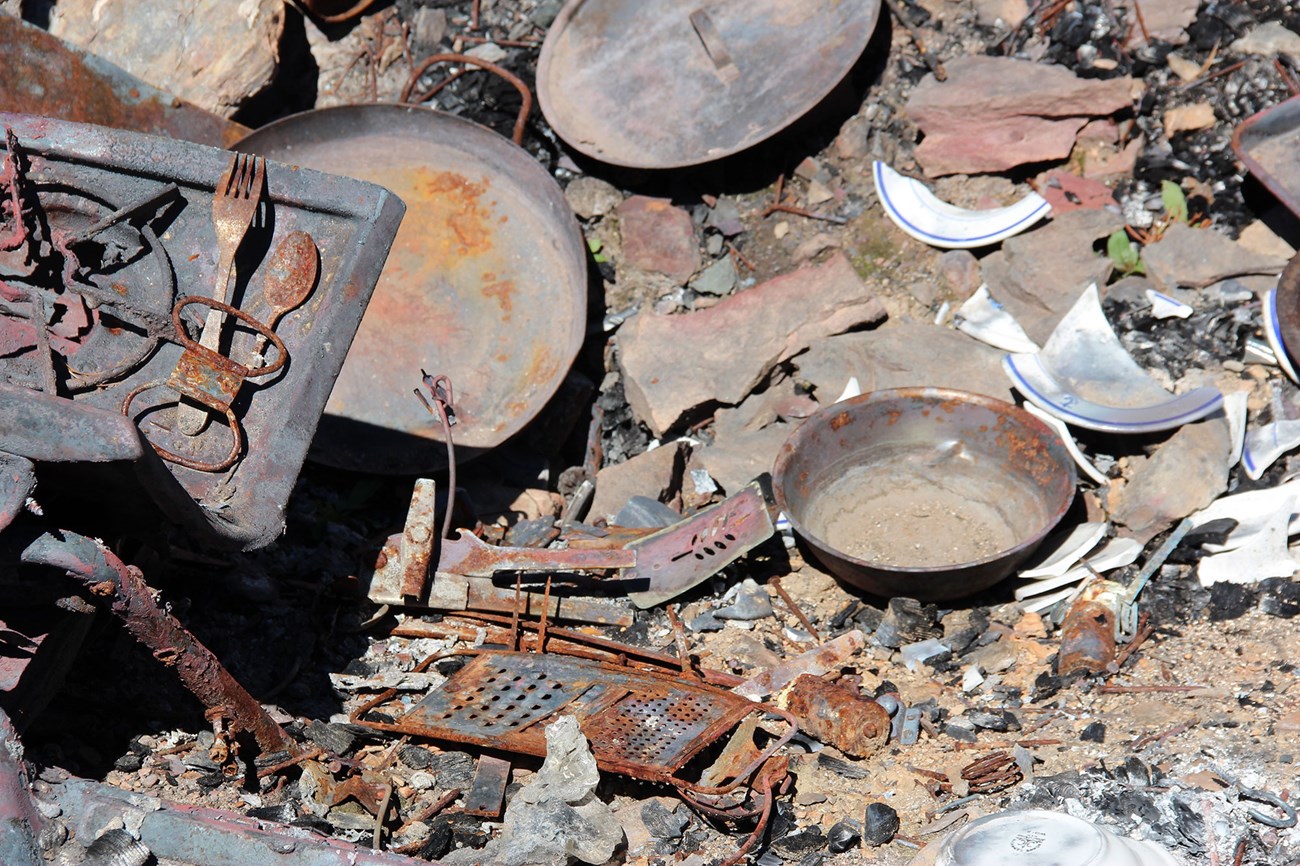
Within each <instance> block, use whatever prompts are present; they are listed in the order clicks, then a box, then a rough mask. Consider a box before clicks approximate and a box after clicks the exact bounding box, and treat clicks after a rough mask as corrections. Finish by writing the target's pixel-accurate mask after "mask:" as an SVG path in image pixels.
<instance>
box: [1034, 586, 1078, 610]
mask: <svg viewBox="0 0 1300 866" xmlns="http://www.w3.org/2000/svg"><path fill="white" fill-rule="evenodd" d="M1075 589H1076V588H1075V587H1073V586H1071V587H1068V588H1067V589H1063V590H1061V591H1060V592H1054V593H1052V594H1051V595H1045V596H1043V597H1042V598H1035V599H1033V600H1031V601H1024V602H1021V603H1020V609H1021V610H1023V611H1024V612H1025V613H1042V612H1043V611H1045V610H1047V609H1048V608H1049V607H1051V606H1052V605H1054V604H1057V603H1059V602H1062V601H1065V600H1066V599H1067V598H1069V597H1070V596H1072V595H1074V592H1075Z"/></svg>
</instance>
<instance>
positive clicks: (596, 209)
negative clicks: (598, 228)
mask: <svg viewBox="0 0 1300 866" xmlns="http://www.w3.org/2000/svg"><path fill="white" fill-rule="evenodd" d="M564 198H565V200H566V201H568V203H569V207H571V208H573V212H574V213H575V214H577V215H578V216H579V217H580V218H582V219H584V220H589V219H595V218H596V217H601V216H604V215H605V214H608V213H613V212H614V211H615V210H617V209H618V206H619V205H620V204H622V203H623V194H622V193H621V192H619V191H618V189H617V188H615V187H614V186H613V185H612V184H609V183H606V182H605V181H603V180H601V179H600V178H598V177H589V176H587V175H583V176H582V177H576V178H574V179H573V180H572V181H570V182H569V185H568V186H566V187H565V188H564Z"/></svg>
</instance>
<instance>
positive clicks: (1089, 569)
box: [1015, 538, 1142, 601]
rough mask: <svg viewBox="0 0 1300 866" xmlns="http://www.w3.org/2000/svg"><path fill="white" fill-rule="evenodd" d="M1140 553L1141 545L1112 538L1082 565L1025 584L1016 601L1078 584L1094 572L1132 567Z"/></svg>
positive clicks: (1132, 540) (1016, 592) (1020, 589)
mask: <svg viewBox="0 0 1300 866" xmlns="http://www.w3.org/2000/svg"><path fill="white" fill-rule="evenodd" d="M1140 553H1142V545H1141V544H1140V543H1139V542H1138V541H1136V540H1134V539H1132V538H1112V539H1111V540H1110V542H1109V543H1108V544H1107V545H1106V546H1105V547H1103V548H1102V549H1101V551H1100V552H1098V553H1097V554H1095V555H1094V556H1091V557H1089V558H1088V559H1087V560H1086V561H1085V562H1084V564H1083V565H1081V566H1079V567H1078V568H1072V569H1070V570H1069V571H1067V572H1065V573H1064V574H1062V575H1058V576H1056V577H1049V578H1046V579H1044V580H1036V581H1034V582H1033V583H1027V584H1025V585H1024V586H1022V587H1020V588H1019V589H1017V590H1016V591H1015V599H1016V601H1021V600H1022V599H1026V598H1030V597H1032V596H1035V595H1040V594H1042V593H1044V592H1050V591H1051V590H1054V589H1057V588H1058V587H1062V586H1068V585H1070V584H1074V583H1078V582H1079V581H1081V580H1083V579H1084V578H1086V577H1088V576H1089V575H1091V574H1093V573H1094V572H1096V573H1097V574H1104V573H1105V572H1107V571H1114V570H1115V569H1117V568H1123V567H1124V566H1126V565H1132V564H1133V563H1134V562H1136V561H1137V558H1138V555H1139V554H1140Z"/></svg>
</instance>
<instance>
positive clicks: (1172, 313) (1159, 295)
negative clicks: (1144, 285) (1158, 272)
mask: <svg viewBox="0 0 1300 866" xmlns="http://www.w3.org/2000/svg"><path fill="white" fill-rule="evenodd" d="M1147 300H1148V301H1150V302H1151V315H1152V316H1153V317H1155V318H1157V319H1186V318H1187V317H1188V316H1190V315H1191V314H1192V313H1194V312H1196V311H1195V310H1193V309H1192V305H1191V304H1184V303H1183V302H1182V301H1180V300H1178V299H1177V298H1171V297H1169V296H1168V295H1166V294H1164V293H1163V292H1157V291H1156V290H1155V289H1147Z"/></svg>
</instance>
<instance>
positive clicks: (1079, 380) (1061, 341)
mask: <svg viewBox="0 0 1300 866" xmlns="http://www.w3.org/2000/svg"><path fill="white" fill-rule="evenodd" d="M1002 367H1003V369H1004V370H1005V371H1006V373H1007V376H1009V377H1010V378H1011V382H1012V384H1014V385H1015V387H1016V389H1017V390H1018V391H1020V392H1021V393H1022V394H1024V395H1025V397H1026V398H1027V399H1028V400H1029V401H1030V402H1032V403H1035V404H1037V405H1038V406H1039V407H1040V408H1042V409H1045V410H1046V411H1048V412H1050V413H1052V414H1053V415H1055V416H1056V417H1058V418H1060V419H1061V420H1062V421H1066V422H1068V423H1070V424H1077V425H1078V426H1080V427H1086V428H1088V429H1090V430H1103V431H1106V432H1108V433H1149V432H1152V431H1156V430H1169V429H1171V428H1174V427H1179V426H1181V425H1183V424H1186V423H1188V422H1189V421H1196V420H1197V419H1200V418H1204V417H1205V416H1206V415H1209V414H1210V413H1211V412H1213V411H1215V410H1216V409H1218V408H1219V407H1220V406H1221V405H1223V395H1222V394H1221V393H1219V391H1218V389H1216V388H1208V387H1202V388H1194V389H1192V390H1191V391H1188V392H1187V393H1186V394H1171V393H1170V392H1169V391H1166V390H1165V389H1164V388H1162V387H1160V385H1158V384H1157V383H1156V381H1155V380H1154V379H1152V378H1151V377H1150V376H1148V375H1147V373H1146V371H1145V370H1143V369H1142V367H1141V366H1139V365H1138V363H1137V361H1134V360H1133V356H1131V355H1130V354H1129V353H1128V352H1127V351H1126V350H1125V349H1124V347H1123V345H1121V344H1120V341H1119V338H1118V337H1116V336H1115V332H1114V330H1112V329H1111V327H1110V323H1109V322H1108V321H1106V314H1105V313H1103V312H1102V309H1101V298H1100V297H1099V295H1098V293H1097V284H1096V283H1093V284H1092V285H1091V286H1089V287H1088V288H1087V289H1086V290H1085V291H1084V293H1083V295H1082V296H1080V298H1079V300H1078V301H1077V302H1076V303H1075V305H1074V306H1073V307H1072V308H1071V309H1070V312H1068V313H1066V314H1065V316H1064V318H1062V319H1061V321H1060V323H1059V324H1058V325H1057V326H1056V330H1054V331H1052V336H1051V337H1050V338H1049V339H1048V341H1047V345H1046V346H1044V347H1043V351H1041V352H1039V353H1037V354H1028V353H1018V354H1013V355H1007V356H1006V357H1005V358H1003V359H1002Z"/></svg>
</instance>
